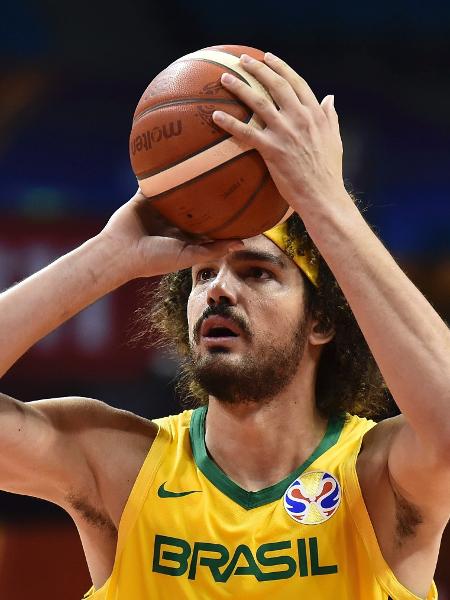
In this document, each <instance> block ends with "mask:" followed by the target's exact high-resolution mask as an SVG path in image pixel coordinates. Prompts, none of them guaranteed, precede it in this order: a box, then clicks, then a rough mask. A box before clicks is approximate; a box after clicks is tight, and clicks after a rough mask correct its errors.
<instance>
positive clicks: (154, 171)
mask: <svg viewBox="0 0 450 600" xmlns="http://www.w3.org/2000/svg"><path fill="white" fill-rule="evenodd" d="M252 117H253V113H252V114H250V115H249V117H248V118H247V119H246V120H245V121H242V123H248V122H249V121H250V120H251V118H252ZM230 137H232V135H231V134H230V133H227V134H225V135H224V136H222V137H221V138H218V139H216V140H214V142H211V143H210V144H208V145H207V146H202V147H201V148H200V149H199V150H197V151H196V152H192V153H191V154H187V155H186V156H183V157H182V158H179V159H178V160H176V161H174V162H171V163H169V164H168V165H165V166H164V167H163V168H162V169H152V170H150V171H144V173H136V179H137V180H138V181H142V179H146V178H147V177H151V176H152V175H158V173H163V172H164V171H167V170H168V169H171V168H172V167H175V166H176V165H179V164H180V163H182V162H184V161H185V160H188V159H189V158H192V157H194V156H197V155H198V154H201V153H202V152H206V150H209V149H210V148H213V147H214V146H216V145H218V144H220V143H221V142H224V141H225V140H227V139H228V138H230Z"/></svg>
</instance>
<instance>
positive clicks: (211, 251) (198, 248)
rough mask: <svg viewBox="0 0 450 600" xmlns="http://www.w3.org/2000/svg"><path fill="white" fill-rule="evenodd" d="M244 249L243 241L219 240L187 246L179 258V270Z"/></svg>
mask: <svg viewBox="0 0 450 600" xmlns="http://www.w3.org/2000/svg"><path fill="white" fill-rule="evenodd" d="M243 247H244V244H243V242H242V241H241V240H236V239H234V240H217V241H215V242H208V243H206V244H199V245H186V246H185V247H184V248H183V249H182V251H181V253H180V255H179V258H178V265H177V266H178V268H179V269H186V268H187V267H191V266H192V265H195V264H197V263H200V262H207V261H211V260H215V259H217V258H221V257H222V256H225V255H226V254H228V252H233V251H234V250H240V249H241V248H243Z"/></svg>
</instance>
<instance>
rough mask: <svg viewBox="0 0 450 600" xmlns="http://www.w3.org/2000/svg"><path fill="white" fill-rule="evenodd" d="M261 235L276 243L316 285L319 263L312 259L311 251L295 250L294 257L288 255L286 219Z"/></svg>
mask: <svg viewBox="0 0 450 600" xmlns="http://www.w3.org/2000/svg"><path fill="white" fill-rule="evenodd" d="M263 235H265V236H266V238H269V240H271V241H272V242H273V243H274V244H276V245H277V246H278V248H280V250H283V252H284V253H285V254H287V256H289V258H290V259H291V260H293V261H294V262H295V264H296V265H297V266H298V267H300V269H301V270H302V271H303V273H304V274H305V275H306V277H307V278H308V279H309V280H310V281H311V283H312V284H313V285H314V286H315V287H317V280H318V277H319V263H318V261H316V260H314V258H313V256H312V254H311V252H310V251H308V250H306V251H305V254H300V253H298V252H297V250H296V252H295V256H294V257H292V256H290V255H289V254H288V252H287V241H288V233H287V224H286V221H285V222H284V223H279V224H278V225H275V227H272V229H269V231H265V232H264V233H263Z"/></svg>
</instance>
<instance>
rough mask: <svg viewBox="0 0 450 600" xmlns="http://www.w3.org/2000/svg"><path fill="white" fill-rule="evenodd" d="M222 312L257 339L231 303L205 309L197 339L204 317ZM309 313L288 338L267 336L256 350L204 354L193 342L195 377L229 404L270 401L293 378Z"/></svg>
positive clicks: (192, 371)
mask: <svg viewBox="0 0 450 600" xmlns="http://www.w3.org/2000/svg"><path fill="white" fill-rule="evenodd" d="M213 314H214V315H221V316H224V317H228V318H230V319H232V320H233V321H234V322H235V323H237V324H238V325H239V326H240V328H241V330H242V331H243V334H244V336H245V338H246V339H247V340H249V341H251V340H252V339H253V337H254V336H253V334H252V332H251V331H250V329H249V327H248V325H247V323H246V322H245V320H244V319H242V317H239V316H237V315H235V314H233V312H232V311H231V310H230V309H229V308H228V307H227V306H223V305H220V304H219V305H217V306H215V307H210V308H208V309H207V311H205V313H204V315H203V316H202V318H201V319H200V320H199V322H198V323H197V325H196V327H195V328H194V340H195V341H196V342H197V343H198V341H199V333H198V332H199V330H200V326H201V323H202V321H203V320H204V319H205V318H207V317H208V316H211V315H213ZM305 321H306V320H305V315H304V314H303V315H301V316H300V319H299V322H298V323H297V326H296V327H295V328H294V329H293V330H291V332H290V335H289V337H288V339H284V340H282V341H281V342H280V338H279V337H278V338H275V337H273V338H271V339H267V338H266V340H265V342H264V345H262V346H260V347H258V348H255V349H254V352H253V354H248V355H244V356H242V357H239V358H238V357H236V356H233V355H232V354H231V353H230V352H229V351H228V349H227V348H221V347H216V348H214V350H210V351H209V352H208V353H207V354H205V355H203V356H201V355H200V354H199V353H198V352H197V351H196V349H195V346H194V345H193V344H192V343H191V351H190V356H189V358H188V360H187V363H188V364H185V367H187V370H188V371H189V374H190V376H191V378H192V379H193V380H194V381H195V383H196V384H197V385H198V386H200V387H201V388H202V390H203V391H204V392H205V394H207V395H209V396H214V398H216V399H217V400H219V401H220V402H225V403H228V404H238V403H250V402H259V403H263V402H269V401H270V400H271V399H272V398H273V397H274V396H276V395H277V394H278V393H280V392H281V391H282V390H283V389H284V388H285V387H286V386H287V385H288V384H289V383H290V382H291V381H292V379H293V377H294V375H295V373H296V372H297V369H298V365H299V363H300V360H301V358H302V356H303V352H304V349H305V345H306V339H307V335H306V332H305V329H306V322H305Z"/></svg>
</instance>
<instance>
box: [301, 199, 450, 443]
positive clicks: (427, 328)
mask: <svg viewBox="0 0 450 600" xmlns="http://www.w3.org/2000/svg"><path fill="white" fill-rule="evenodd" d="M339 204H340V208H339V210H336V211H334V212H333V210H331V211H330V210H328V211H325V210H324V211H323V212H322V215H321V216H320V218H319V216H318V215H317V216H316V215H313V214H310V215H306V219H305V221H306V222H305V224H306V225H307V227H308V230H309V233H310V235H311V237H312V238H313V240H314V242H315V243H316V244H317V247H318V248H319V249H320V251H321V253H322V255H323V257H324V258H325V260H326V261H327V263H328V265H329V266H330V268H331V270H332V271H333V273H334V275H335V277H336V279H337V280H338V282H339V284H340V286H341V288H342V290H343V292H344V294H345V296H346V297H347V299H348V301H349V303H350V306H351V308H352V310H353V313H354V315H355V317H356V319H357V321H358V323H359V326H360V328H361V330H362V332H363V334H364V336H365V338H366V340H367V342H368V344H369V346H370V348H371V350H372V353H373V355H374V357H375V359H376V361H377V363H378V365H379V367H380V370H381V372H382V374H383V376H384V378H385V380H386V383H387V385H388V387H389V389H390V390H391V392H392V394H393V396H394V398H395V400H396V402H397V403H398V405H399V407H400V409H401V410H402V412H403V413H404V414H405V416H406V417H407V419H408V421H409V422H410V425H411V426H412V427H413V428H414V429H415V431H416V432H417V434H418V435H419V436H421V437H423V438H424V440H426V441H427V442H428V441H430V442H431V443H434V442H437V443H439V444H440V443H443V444H444V447H445V444H448V440H449V439H450V419H449V413H450V392H449V381H450V332H449V330H448V328H447V326H446V324H445V323H444V322H443V321H442V319H441V318H440V317H439V315H438V314H437V313H436V311H435V310H434V309H433V308H432V306H431V305H430V304H429V302H428V301H427V300H426V299H425V298H424V296H423V295H422V294H421V293H420V292H419V290H418V289H417V288H416V287H415V286H414V284H413V283H412V282H411V281H410V280H409V279H408V277H407V276H406V275H405V274H404V273H403V271H402V270H401V269H400V267H399V266H398V265H397V264H396V262H395V261H394V259H393V258H392V257H391V255H390V254H389V253H388V252H387V250H386V249H385V248H384V246H383V245H382V243H381V242H380V241H379V240H378V238H377V237H376V236H375V234H374V233H373V232H372V231H371V230H370V228H369V227H368V225H367V224H366V223H365V221H364V219H363V217H362V215H361V214H360V213H359V211H358V210H357V209H356V207H355V206H354V205H353V203H350V202H348V203H346V202H342V203H339ZM324 215H325V216H324Z"/></svg>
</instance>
